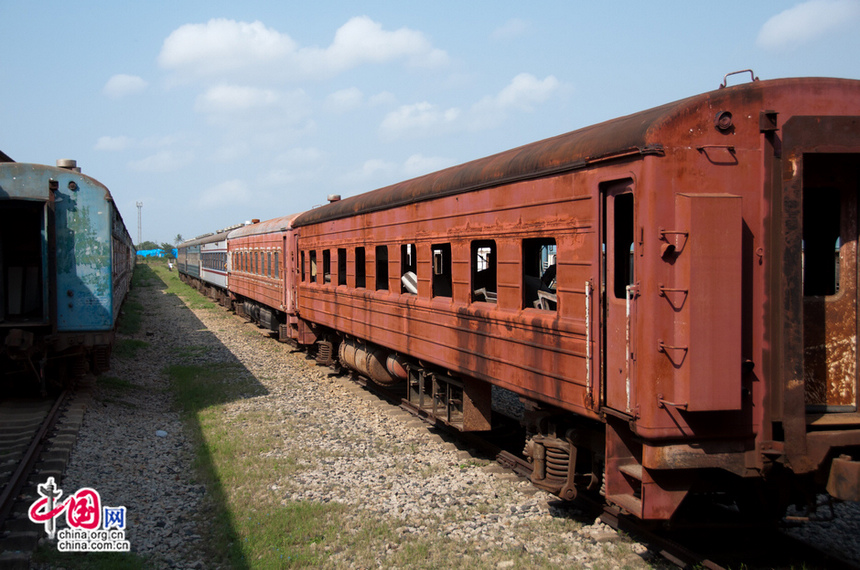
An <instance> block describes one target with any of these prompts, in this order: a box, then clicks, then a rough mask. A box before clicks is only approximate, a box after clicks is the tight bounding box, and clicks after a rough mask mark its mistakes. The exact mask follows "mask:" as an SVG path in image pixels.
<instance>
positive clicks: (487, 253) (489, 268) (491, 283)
mask: <svg viewBox="0 0 860 570" xmlns="http://www.w3.org/2000/svg"><path fill="white" fill-rule="evenodd" d="M471 258H472V301H480V302H485V303H496V302H497V299H498V285H497V283H496V279H497V273H496V242H495V241H493V240H480V241H473V242H472V255H471Z"/></svg>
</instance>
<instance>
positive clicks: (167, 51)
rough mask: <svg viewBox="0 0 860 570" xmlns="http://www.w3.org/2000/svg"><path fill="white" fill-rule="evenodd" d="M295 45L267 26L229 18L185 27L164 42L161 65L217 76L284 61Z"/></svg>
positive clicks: (159, 59)
mask: <svg viewBox="0 0 860 570" xmlns="http://www.w3.org/2000/svg"><path fill="white" fill-rule="evenodd" d="M295 49H296V45H295V42H293V40H292V39H291V38H290V37H289V36H288V35H286V34H281V33H279V32H277V31H276V30H272V29H270V28H267V27H266V26H264V25H263V23H262V22H259V21H257V22H252V23H250V24H249V23H247V22H236V21H235V20H227V19H225V18H217V19H212V20H209V21H208V22H206V23H205V24H185V25H184V26H180V27H179V28H177V29H176V30H174V31H173V32H171V34H170V35H169V36H167V39H165V40H164V44H163V45H162V46H161V53H159V54H158V64H159V65H160V66H161V67H163V68H166V69H173V70H177V71H181V72H183V73H187V74H190V75H199V76H206V75H215V74H222V73H226V72H231V71H236V70H240V69H243V68H246V67H249V66H250V67H255V66H260V65H265V64H273V63H277V62H279V61H283V59H284V58H286V57H287V56H289V54H291V53H293V52H294V51H295Z"/></svg>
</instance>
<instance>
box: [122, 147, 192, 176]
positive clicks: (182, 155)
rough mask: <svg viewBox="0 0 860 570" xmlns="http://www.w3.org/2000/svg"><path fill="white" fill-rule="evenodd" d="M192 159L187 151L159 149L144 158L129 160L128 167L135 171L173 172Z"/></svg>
mask: <svg viewBox="0 0 860 570" xmlns="http://www.w3.org/2000/svg"><path fill="white" fill-rule="evenodd" d="M193 159H194V155H193V154H192V153H191V152H188V151H181V152H172V151H169V150H161V151H158V152H157V153H155V154H153V155H150V156H147V157H146V158H142V159H140V160H133V161H131V162H129V163H128V167H129V168H130V169H131V170H134V171H137V172H175V171H176V170H179V169H180V168H182V167H184V166H186V165H187V164H189V163H191V161H192V160H193Z"/></svg>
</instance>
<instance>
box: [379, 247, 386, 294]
mask: <svg viewBox="0 0 860 570" xmlns="http://www.w3.org/2000/svg"><path fill="white" fill-rule="evenodd" d="M376 290H377V291H388V246H387V245H378V246H376Z"/></svg>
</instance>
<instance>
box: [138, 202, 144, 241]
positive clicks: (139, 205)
mask: <svg viewBox="0 0 860 570" xmlns="http://www.w3.org/2000/svg"><path fill="white" fill-rule="evenodd" d="M141 210H143V202H138V203H137V245H138V247H140V244H141V239H140V211H141Z"/></svg>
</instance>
